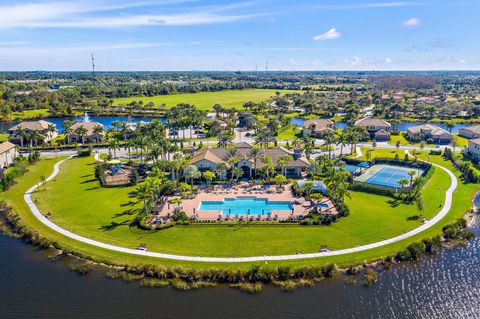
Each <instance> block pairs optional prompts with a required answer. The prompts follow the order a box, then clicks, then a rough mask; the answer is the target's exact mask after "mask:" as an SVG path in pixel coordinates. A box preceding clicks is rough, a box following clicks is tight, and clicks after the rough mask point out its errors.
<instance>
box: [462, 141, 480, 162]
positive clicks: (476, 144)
mask: <svg viewBox="0 0 480 319" xmlns="http://www.w3.org/2000/svg"><path fill="white" fill-rule="evenodd" d="M464 152H465V155H467V156H468V157H470V158H473V159H475V160H480V138H475V139H473V140H469V141H468V146H467V148H466V149H465V151H464Z"/></svg>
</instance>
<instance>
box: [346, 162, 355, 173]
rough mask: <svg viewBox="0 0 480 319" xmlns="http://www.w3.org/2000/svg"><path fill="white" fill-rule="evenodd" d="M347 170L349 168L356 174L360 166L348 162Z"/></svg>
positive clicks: (349, 170)
mask: <svg viewBox="0 0 480 319" xmlns="http://www.w3.org/2000/svg"><path fill="white" fill-rule="evenodd" d="M345 170H347V171H348V172H350V173H351V174H354V173H356V172H357V170H358V167H357V165H351V164H347V165H345Z"/></svg>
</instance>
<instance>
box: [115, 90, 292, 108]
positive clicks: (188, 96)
mask: <svg viewBox="0 0 480 319" xmlns="http://www.w3.org/2000/svg"><path fill="white" fill-rule="evenodd" d="M277 91H278V92H281V93H282V94H285V93H289V92H296V91H287V90H266V89H258V90H254V89H250V90H236V91H220V92H200V93H185V94H174V95H158V96H153V97H140V96H139V97H129V98H119V99H115V100H114V101H115V102H114V104H115V105H125V104H128V103H130V102H132V101H137V102H139V101H143V103H144V104H147V103H149V102H153V103H154V104H155V106H156V107H158V106H160V105H161V104H165V105H166V106H167V108H169V107H172V106H175V105H177V104H179V103H190V104H193V105H195V106H197V107H198V108H199V109H201V110H213V109H212V107H213V105H214V104H220V105H221V106H223V107H226V108H241V107H242V106H243V104H245V103H246V102H249V101H252V102H256V103H258V102H263V101H267V100H268V99H269V98H270V97H272V96H274V95H275V94H276V92H277Z"/></svg>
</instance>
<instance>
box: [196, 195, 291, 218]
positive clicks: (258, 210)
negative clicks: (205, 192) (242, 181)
mask: <svg viewBox="0 0 480 319" xmlns="http://www.w3.org/2000/svg"><path fill="white" fill-rule="evenodd" d="M199 210H221V211H222V212H223V214H231V215H247V214H248V213H249V212H250V215H261V214H262V212H263V214H265V215H266V214H268V213H269V212H270V211H271V210H292V203H291V202H270V201H268V199H264V198H255V197H244V198H243V197H241V198H225V199H224V201H223V202H210V201H202V202H200V208H199Z"/></svg>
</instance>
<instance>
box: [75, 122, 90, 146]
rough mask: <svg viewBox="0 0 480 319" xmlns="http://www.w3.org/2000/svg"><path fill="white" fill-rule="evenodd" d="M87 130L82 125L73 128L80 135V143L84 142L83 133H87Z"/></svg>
mask: <svg viewBox="0 0 480 319" xmlns="http://www.w3.org/2000/svg"><path fill="white" fill-rule="evenodd" d="M87 133H88V130H87V129H86V128H85V127H84V126H79V127H77V128H76V129H75V134H77V135H78V136H80V139H81V140H82V144H85V135H87Z"/></svg>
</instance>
